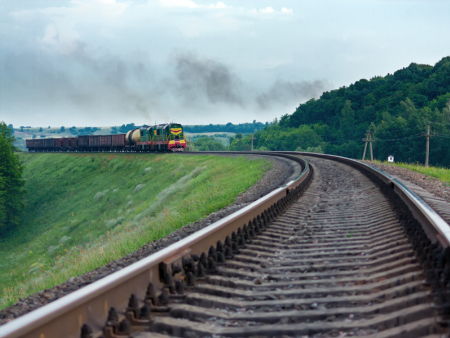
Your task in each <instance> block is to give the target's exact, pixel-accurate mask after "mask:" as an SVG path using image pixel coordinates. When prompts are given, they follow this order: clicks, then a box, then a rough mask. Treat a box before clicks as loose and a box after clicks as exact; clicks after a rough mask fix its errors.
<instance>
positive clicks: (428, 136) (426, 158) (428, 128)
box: [422, 122, 434, 167]
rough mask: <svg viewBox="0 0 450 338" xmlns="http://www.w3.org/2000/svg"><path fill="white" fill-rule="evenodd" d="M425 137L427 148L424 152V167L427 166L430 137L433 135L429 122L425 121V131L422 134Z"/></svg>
mask: <svg viewBox="0 0 450 338" xmlns="http://www.w3.org/2000/svg"><path fill="white" fill-rule="evenodd" d="M422 136H425V137H426V138H427V148H426V153H425V167H428V159H429V158H430V137H432V136H434V134H430V122H428V123H427V133H426V134H423V133H422Z"/></svg>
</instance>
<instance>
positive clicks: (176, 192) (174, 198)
mask: <svg viewBox="0 0 450 338" xmlns="http://www.w3.org/2000/svg"><path fill="white" fill-rule="evenodd" d="M19 156H20V157H21V159H22V161H23V163H24V164H25V166H26V167H25V168H26V169H25V173H24V177H25V179H26V189H27V194H26V198H25V204H26V210H25V214H24V216H23V224H22V227H21V228H20V229H18V230H17V231H13V232H10V233H7V234H4V235H2V237H1V239H0V285H1V286H2V288H1V290H0V292H1V293H0V308H3V307H5V306H8V305H11V304H13V303H14V302H16V301H17V300H18V298H20V297H25V296H27V295H29V294H31V293H34V292H36V291H38V290H42V289H45V288H50V287H52V286H54V285H56V284H59V283H62V282H64V281H65V280H67V279H68V278H70V277H72V276H77V275H79V274H82V273H84V272H86V271H90V270H92V269H95V268H96V267H99V266H103V265H104V264H106V263H108V262H110V261H112V260H114V259H117V258H120V257H123V256H124V255H126V254H127V253H129V252H132V251H135V250H136V249H138V248H139V247H141V246H142V245H143V244H145V243H147V242H150V241H153V240H156V239H159V238H162V237H164V236H166V235H167V234H169V233H171V232H173V231H174V230H175V229H177V228H180V227H182V226H183V225H186V224H189V223H191V222H194V221H197V220H199V219H201V218H202V217H205V216H206V215H208V214H210V213H211V212H214V211H216V210H218V209H221V208H223V207H225V206H226V205H228V204H230V203H232V202H233V201H234V200H235V199H236V197H237V196H238V195H239V194H240V193H242V192H244V191H245V190H246V189H248V188H249V187H250V186H251V185H253V184H254V183H256V181H257V180H258V179H259V178H260V177H261V176H262V175H263V174H264V172H265V171H266V170H267V169H268V168H269V167H270V164H269V163H268V162H266V161H264V160H249V159H246V158H244V157H219V156H184V155H178V154H167V155H154V154H148V155H147V154H146V155H136V154H20V155H19Z"/></svg>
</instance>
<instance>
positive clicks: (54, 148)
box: [26, 123, 186, 152]
mask: <svg viewBox="0 0 450 338" xmlns="http://www.w3.org/2000/svg"><path fill="white" fill-rule="evenodd" d="M26 147H27V149H28V151H30V152H66V151H76V152H177V151H184V150H185V149H186V136H185V135H184V132H183V126H182V125H181V124H178V123H165V124H157V125H154V126H143V127H141V128H137V129H133V130H130V131H129V132H128V133H126V134H115V135H80V136H78V137H61V138H40V139H31V140H26Z"/></svg>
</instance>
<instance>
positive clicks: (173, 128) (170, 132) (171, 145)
mask: <svg viewBox="0 0 450 338" xmlns="http://www.w3.org/2000/svg"><path fill="white" fill-rule="evenodd" d="M126 140H127V142H128V143H129V144H131V145H134V147H135V150H136V151H183V150H184V149H186V138H185V136H184V133H183V127H182V126H181V124H178V123H166V124H158V125H154V126H150V127H147V126H144V127H142V128H140V129H134V130H131V131H129V132H128V133H127V135H126Z"/></svg>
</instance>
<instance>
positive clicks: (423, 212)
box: [281, 151, 450, 249]
mask: <svg viewBox="0 0 450 338" xmlns="http://www.w3.org/2000/svg"><path fill="white" fill-rule="evenodd" d="M281 153H284V154H291V155H294V154H296V155H303V156H311V157H319V158H323V159H328V160H333V161H338V162H341V163H344V164H347V165H351V166H353V167H355V168H357V169H359V170H362V171H363V172H364V171H365V172H367V173H369V174H370V175H373V176H375V177H377V178H378V179H380V180H382V181H383V182H384V183H385V184H386V185H387V186H389V187H390V188H391V189H392V190H393V191H394V192H395V193H396V194H397V195H398V196H399V197H400V199H401V200H402V201H403V202H404V203H405V204H406V205H407V207H408V209H409V210H410V211H411V212H412V214H413V216H414V217H415V218H416V219H417V220H418V221H419V223H420V224H421V225H422V227H423V230H424V231H425V233H426V234H427V236H428V238H429V239H430V240H431V242H433V243H435V242H436V241H437V242H438V243H439V244H440V245H441V246H442V247H443V248H444V249H445V248H447V247H449V246H450V226H449V224H448V223H447V222H446V221H445V220H444V219H443V218H442V217H441V216H440V215H439V214H438V213H437V212H436V211H435V210H434V209H433V208H431V207H430V206H429V205H428V204H427V203H426V202H425V201H424V200H423V199H421V198H420V197H419V196H418V195H417V194H416V193H414V192H413V191H412V190H411V189H409V188H408V187H406V186H405V185H404V184H403V183H402V182H400V181H399V180H397V179H396V178H394V177H392V176H391V175H389V174H387V173H385V172H384V171H382V170H379V169H377V168H375V167H373V166H371V165H370V164H367V163H364V162H361V161H358V160H354V159H351V158H347V157H342V156H336V155H328V154H317V153H308V152H289V151H286V152H281Z"/></svg>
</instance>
